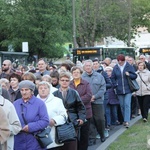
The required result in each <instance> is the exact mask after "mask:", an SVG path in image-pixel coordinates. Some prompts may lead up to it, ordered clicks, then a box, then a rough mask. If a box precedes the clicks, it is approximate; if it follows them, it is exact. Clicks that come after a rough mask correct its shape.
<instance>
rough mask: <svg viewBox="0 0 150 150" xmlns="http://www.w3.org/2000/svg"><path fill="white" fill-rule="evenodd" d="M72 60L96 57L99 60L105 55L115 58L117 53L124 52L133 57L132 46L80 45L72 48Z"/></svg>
mask: <svg viewBox="0 0 150 150" xmlns="http://www.w3.org/2000/svg"><path fill="white" fill-rule="evenodd" d="M72 53H73V62H74V63H76V61H78V60H79V61H82V60H86V59H92V60H93V59H94V58H98V59H99V60H100V61H102V60H104V59H105V58H106V57H109V58H111V59H116V57H117V55H119V54H124V55H125V56H131V57H133V58H135V48H134V47H105V46H101V47H81V48H75V49H73V52H72Z"/></svg>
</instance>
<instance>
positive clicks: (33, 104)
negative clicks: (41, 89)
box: [14, 96, 49, 150]
mask: <svg viewBox="0 0 150 150" xmlns="http://www.w3.org/2000/svg"><path fill="white" fill-rule="evenodd" d="M14 106H15V108H16V112H17V114H18V117H19V120H20V122H21V125H22V127H24V126H25V122H24V120H23V117H22V112H23V113H24V118H25V120H26V122H27V124H28V127H29V132H28V133H26V132H20V133H19V134H17V135H16V136H15V143H14V148H15V150H43V149H42V148H41V147H40V145H39V143H38V142H37V140H36V138H35V137H34V136H33V134H35V133H37V132H38V131H41V130H43V129H44V128H45V127H47V126H48V125H49V117H48V114H47V108H46V106H45V103H44V102H43V101H42V100H40V99H38V98H36V97H35V96H32V97H31V99H30V100H29V101H28V102H27V103H24V102H23V100H22V98H21V99H18V100H17V101H15V102H14Z"/></svg>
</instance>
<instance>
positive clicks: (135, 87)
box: [127, 76, 140, 92]
mask: <svg viewBox="0 0 150 150" xmlns="http://www.w3.org/2000/svg"><path fill="white" fill-rule="evenodd" d="M127 80H128V84H129V87H130V90H131V92H136V91H138V90H139V89H140V87H139V85H138V83H137V81H136V80H132V79H131V78H130V77H129V76H127Z"/></svg>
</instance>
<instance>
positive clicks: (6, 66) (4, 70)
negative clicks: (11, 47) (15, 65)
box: [0, 60, 14, 79]
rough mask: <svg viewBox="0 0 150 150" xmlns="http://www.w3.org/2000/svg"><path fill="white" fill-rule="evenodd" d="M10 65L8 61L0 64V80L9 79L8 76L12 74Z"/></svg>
mask: <svg viewBox="0 0 150 150" xmlns="http://www.w3.org/2000/svg"><path fill="white" fill-rule="evenodd" d="M13 72H14V71H13V70H12V64H11V61H10V60H4V61H3V64H2V73H1V74H0V79H1V78H7V79H9V76H10V75H11V74H12V73H13Z"/></svg>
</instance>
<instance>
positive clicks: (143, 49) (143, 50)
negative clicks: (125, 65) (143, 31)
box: [140, 48, 150, 53]
mask: <svg viewBox="0 0 150 150" xmlns="http://www.w3.org/2000/svg"><path fill="white" fill-rule="evenodd" d="M140 52H141V53H150V48H141V49H140Z"/></svg>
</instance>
